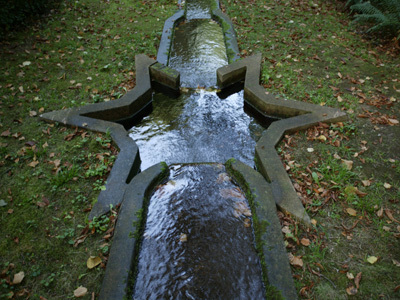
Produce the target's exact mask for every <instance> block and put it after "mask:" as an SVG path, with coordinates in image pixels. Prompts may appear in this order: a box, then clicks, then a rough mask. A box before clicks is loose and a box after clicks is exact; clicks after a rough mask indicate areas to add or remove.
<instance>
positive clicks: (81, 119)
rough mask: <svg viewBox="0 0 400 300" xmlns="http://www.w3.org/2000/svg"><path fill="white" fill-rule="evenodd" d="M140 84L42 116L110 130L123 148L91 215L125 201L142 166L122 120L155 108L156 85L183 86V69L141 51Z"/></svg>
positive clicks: (99, 213) (49, 119)
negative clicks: (108, 97) (109, 98)
mask: <svg viewBox="0 0 400 300" xmlns="http://www.w3.org/2000/svg"><path fill="white" fill-rule="evenodd" d="M135 64H136V86H135V88H134V89H132V90H131V91H129V92H128V93H127V94H125V95H124V96H123V97H121V98H120V99H118V100H115V101H110V102H103V103H96V104H91V105H86V106H83V107H79V108H72V109H65V110H58V111H53V112H49V113H45V114H43V115H41V116H40V118H41V120H44V121H47V122H58V123H61V124H64V125H66V126H72V127H80V128H84V129H88V130H92V131H97V132H103V133H110V135H111V138H112V139H113V141H114V142H115V143H116V144H117V146H118V147H119V149H120V152H119V154H118V157H117V160H116V161H115V163H114V166H113V168H112V170H111V173H110V175H109V177H108V178H107V184H106V189H105V190H104V191H101V192H100V195H99V197H98V200H97V202H96V204H95V205H94V207H93V209H92V211H91V213H90V215H89V218H90V219H92V218H93V217H98V216H100V215H102V214H104V213H106V212H108V211H109V209H110V205H113V206H116V205H118V204H120V203H121V201H122V199H123V196H124V193H125V190H126V188H127V186H128V184H129V182H130V180H131V179H132V178H133V177H134V176H135V175H136V174H137V173H138V172H139V170H140V156H139V148H138V146H137V145H136V143H135V142H134V141H133V140H132V139H131V138H130V137H129V135H128V132H127V131H126V129H125V128H124V126H123V125H121V123H124V122H126V121H127V120H134V119H140V118H141V117H143V116H144V111H148V109H151V102H152V90H153V88H152V85H156V84H158V85H162V86H165V87H166V88H168V89H173V90H179V84H180V82H179V80H180V76H179V73H178V72H177V71H175V70H172V69H170V68H168V67H166V66H164V65H162V64H159V63H157V61H155V60H154V59H151V58H149V57H147V56H146V55H143V54H140V55H136V57H135Z"/></svg>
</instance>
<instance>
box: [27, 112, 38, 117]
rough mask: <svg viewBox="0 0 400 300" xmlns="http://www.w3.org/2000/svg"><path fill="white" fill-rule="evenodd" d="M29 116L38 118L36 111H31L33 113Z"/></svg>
mask: <svg viewBox="0 0 400 300" xmlns="http://www.w3.org/2000/svg"><path fill="white" fill-rule="evenodd" d="M29 116H30V117H36V116H37V112H36V111H34V110H31V111H30V112H29Z"/></svg>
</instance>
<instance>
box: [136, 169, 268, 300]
mask: <svg viewBox="0 0 400 300" xmlns="http://www.w3.org/2000/svg"><path fill="white" fill-rule="evenodd" d="M170 171H171V172H170V177H169V181H168V182H167V183H165V184H163V185H160V186H158V187H157V188H156V191H155V193H154V194H153V196H152V197H151V199H150V204H149V208H148V215H147V221H146V227H145V232H144V238H143V241H142V246H141V251H140V255H139V262H138V266H137V270H136V271H137V274H138V275H137V278H136V281H135V282H136V284H135V288H134V293H133V299H264V294H265V287H264V285H263V283H262V273H261V265H260V261H259V257H258V255H257V253H256V250H255V246H254V234H253V229H252V226H251V223H252V217H251V212H250V209H249V206H248V203H247V200H246V199H245V197H244V195H243V193H242V191H241V190H240V188H239V187H238V186H236V185H235V184H234V183H233V182H232V181H231V179H230V177H229V176H228V175H227V173H226V171H225V167H224V166H223V165H222V164H196V165H173V166H171V167H170Z"/></svg>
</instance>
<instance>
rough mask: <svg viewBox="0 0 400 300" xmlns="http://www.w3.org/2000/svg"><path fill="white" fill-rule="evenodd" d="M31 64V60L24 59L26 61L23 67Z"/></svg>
mask: <svg viewBox="0 0 400 300" xmlns="http://www.w3.org/2000/svg"><path fill="white" fill-rule="evenodd" d="M30 64H31V62H30V61H24V62H23V63H22V66H23V67H26V66H29V65H30Z"/></svg>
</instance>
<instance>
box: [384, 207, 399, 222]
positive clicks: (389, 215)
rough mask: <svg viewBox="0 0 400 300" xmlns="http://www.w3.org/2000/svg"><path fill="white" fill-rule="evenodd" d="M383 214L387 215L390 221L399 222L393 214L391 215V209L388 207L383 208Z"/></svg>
mask: <svg viewBox="0 0 400 300" xmlns="http://www.w3.org/2000/svg"><path fill="white" fill-rule="evenodd" d="M385 214H386V215H387V216H388V218H389V219H390V220H391V221H392V222H396V223H399V224H400V221H397V220H396V219H395V218H394V217H393V215H392V211H391V210H390V209H385Z"/></svg>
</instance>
